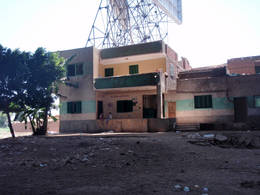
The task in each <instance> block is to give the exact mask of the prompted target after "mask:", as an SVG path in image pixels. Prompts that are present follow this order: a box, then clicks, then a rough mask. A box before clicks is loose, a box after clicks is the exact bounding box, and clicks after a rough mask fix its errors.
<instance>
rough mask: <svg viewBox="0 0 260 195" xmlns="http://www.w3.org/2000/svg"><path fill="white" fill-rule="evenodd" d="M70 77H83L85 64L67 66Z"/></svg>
mask: <svg viewBox="0 0 260 195" xmlns="http://www.w3.org/2000/svg"><path fill="white" fill-rule="evenodd" d="M67 75H68V76H78V75H83V64H70V65H68V66H67Z"/></svg>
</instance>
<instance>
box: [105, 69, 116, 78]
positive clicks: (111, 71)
mask: <svg viewBox="0 0 260 195" xmlns="http://www.w3.org/2000/svg"><path fill="white" fill-rule="evenodd" d="M112 76H114V69H113V68H105V77H112Z"/></svg>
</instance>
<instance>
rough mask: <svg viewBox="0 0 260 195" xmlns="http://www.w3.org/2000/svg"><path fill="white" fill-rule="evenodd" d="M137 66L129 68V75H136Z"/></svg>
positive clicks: (137, 71)
mask: <svg viewBox="0 0 260 195" xmlns="http://www.w3.org/2000/svg"><path fill="white" fill-rule="evenodd" d="M138 73H139V70H138V64H136V65H131V66H129V74H138Z"/></svg>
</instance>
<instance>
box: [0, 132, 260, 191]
mask: <svg viewBox="0 0 260 195" xmlns="http://www.w3.org/2000/svg"><path fill="white" fill-rule="evenodd" d="M259 135H260V133H256V135H255V136H259ZM188 141H189V139H188V138H187V136H184V134H183V133H179V134H176V133H153V134H99V135H88V134H81V135H79V134H78V135H67V136H49V137H30V136H29V137H19V138H17V139H11V138H8V139H2V140H0V194H91V195H93V194H97V195H99V194H104V195H105V194H149V195H151V194H216V195H219V194H236V195H239V194H260V149H248V148H241V149H238V148H233V147H230V148H221V147H218V146H214V145H205V146H199V145H194V144H191V143H189V142H188ZM184 190H186V191H187V192H185V191H184Z"/></svg>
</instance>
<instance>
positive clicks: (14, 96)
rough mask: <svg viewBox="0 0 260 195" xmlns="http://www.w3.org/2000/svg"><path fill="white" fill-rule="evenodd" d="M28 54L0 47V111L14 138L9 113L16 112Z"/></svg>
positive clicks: (19, 101)
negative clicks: (4, 115)
mask: <svg viewBox="0 0 260 195" xmlns="http://www.w3.org/2000/svg"><path fill="white" fill-rule="evenodd" d="M27 59H28V53H26V52H20V51H19V50H18V49H16V50H14V51H12V50H11V49H7V48H4V47H3V46H2V45H0V69H1V71H0V111H2V112H3V113H5V114H6V115H7V119H8V126H9V129H10V132H11V134H12V137H15V134H14V130H13V127H12V123H11V117H10V113H11V112H17V111H18V108H19V106H16V105H18V103H21V95H22V94H23V93H24V87H23V86H24V84H25V83H26V74H25V73H26V61H27Z"/></svg>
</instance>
